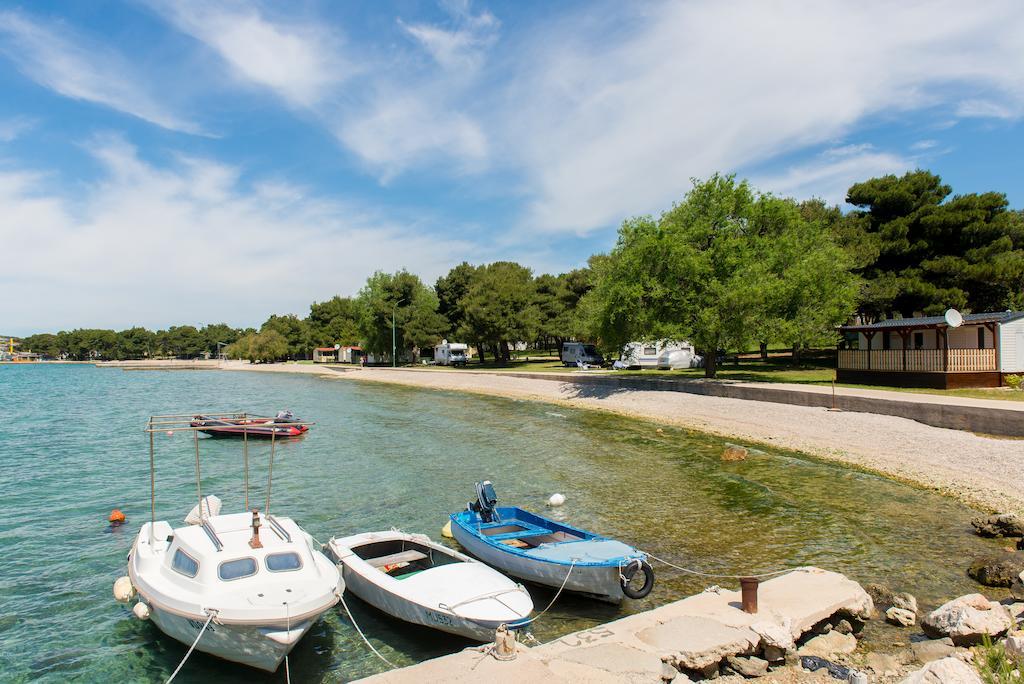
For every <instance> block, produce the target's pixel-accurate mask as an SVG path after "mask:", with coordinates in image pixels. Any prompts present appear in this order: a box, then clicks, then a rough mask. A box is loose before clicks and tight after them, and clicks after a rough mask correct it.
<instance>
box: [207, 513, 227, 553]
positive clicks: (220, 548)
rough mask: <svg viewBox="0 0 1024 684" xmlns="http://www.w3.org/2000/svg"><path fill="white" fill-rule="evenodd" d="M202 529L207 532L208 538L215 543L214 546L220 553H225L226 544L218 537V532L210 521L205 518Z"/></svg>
mask: <svg viewBox="0 0 1024 684" xmlns="http://www.w3.org/2000/svg"><path fill="white" fill-rule="evenodd" d="M202 528H203V532H206V536H207V537H209V538H210V541H212V542H213V546H214V547H215V548H216V549H217V550H218V551H223V550H224V542H222V541H221V540H220V537H218V536H217V531H216V530H215V529H213V525H211V524H210V521H209V520H207V519H206V518H203V524H202Z"/></svg>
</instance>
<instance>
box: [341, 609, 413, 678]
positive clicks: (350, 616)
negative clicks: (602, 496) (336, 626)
mask: <svg viewBox="0 0 1024 684" xmlns="http://www.w3.org/2000/svg"><path fill="white" fill-rule="evenodd" d="M338 598H339V599H341V605H342V606H344V607H345V612H346V613H348V619H349V620H351V621H352V626H353V627H355V628H356V631H357V632H359V636H361V637H362V638H363V641H365V642H366V645H367V646H369V647H370V650H371V651H373V654H374V655H375V656H377V657H378V658H380V659H381V660H383V661H384V662H385V663H387V665H388V667H390V668H391V669H393V670H394V669H397V668H398V666H397V665H395V664H394V663H392V662H391V661H390V660H388V659H387V658H385V657H384V656H383V655H381V652H380V651H378V650H377V649H375V648H374V647H373V644H371V643H370V640H369V639H367V638H366V635H365V634H363V630H361V629H359V625H358V624H357V623H356V619H355V618H354V617H352V611H351V610H349V608H348V604H347V603H345V597H344V596H343V595H342V594H338Z"/></svg>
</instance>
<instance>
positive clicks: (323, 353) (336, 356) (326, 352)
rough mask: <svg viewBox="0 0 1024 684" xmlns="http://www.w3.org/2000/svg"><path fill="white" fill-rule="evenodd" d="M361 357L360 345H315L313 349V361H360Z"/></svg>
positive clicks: (361, 349)
mask: <svg viewBox="0 0 1024 684" xmlns="http://www.w3.org/2000/svg"><path fill="white" fill-rule="evenodd" d="M362 358H363V348H362V347H355V346H348V347H342V346H337V347H317V348H316V349H314V350H313V363H361V362H362Z"/></svg>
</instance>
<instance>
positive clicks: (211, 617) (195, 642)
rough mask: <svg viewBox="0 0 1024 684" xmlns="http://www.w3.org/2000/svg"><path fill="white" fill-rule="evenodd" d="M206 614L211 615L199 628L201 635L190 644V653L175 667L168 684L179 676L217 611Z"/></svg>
mask: <svg viewBox="0 0 1024 684" xmlns="http://www.w3.org/2000/svg"><path fill="white" fill-rule="evenodd" d="M206 614H207V615H209V616H210V617H208V618H206V623H205V624H204V625H203V628H202V629H201V630H199V636H197V637H196V640H195V641H193V642H192V645H191V646H189V649H188V653H186V654H185V657H184V658H182V659H181V662H180V663H178V667H176V668H174V672H172V673H171V676H170V677H168V679H167V684H171V682H173V681H174V678H175V677H177V676H178V673H179V672H181V668H182V667H184V665H185V661H187V660H188V657H189V656H190V655H192V651H193V650H195V647H196V644H198V643H199V640H200V639H202V638H203V634H204V633H205V632H206V628H207V627H209V626H210V622H212V621H213V616H214V615H216V614H217V611H215V610H207V611H206Z"/></svg>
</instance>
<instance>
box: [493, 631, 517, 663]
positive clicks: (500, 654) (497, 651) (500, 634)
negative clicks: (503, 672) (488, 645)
mask: <svg viewBox="0 0 1024 684" xmlns="http://www.w3.org/2000/svg"><path fill="white" fill-rule="evenodd" d="M516 651H517V646H516V633H515V632H510V631H509V629H508V627H507V626H506V625H499V626H498V629H496V630H494V647H493V648H492V649H491V655H492V656H494V659H495V660H515V659H516V655H517V654H516Z"/></svg>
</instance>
